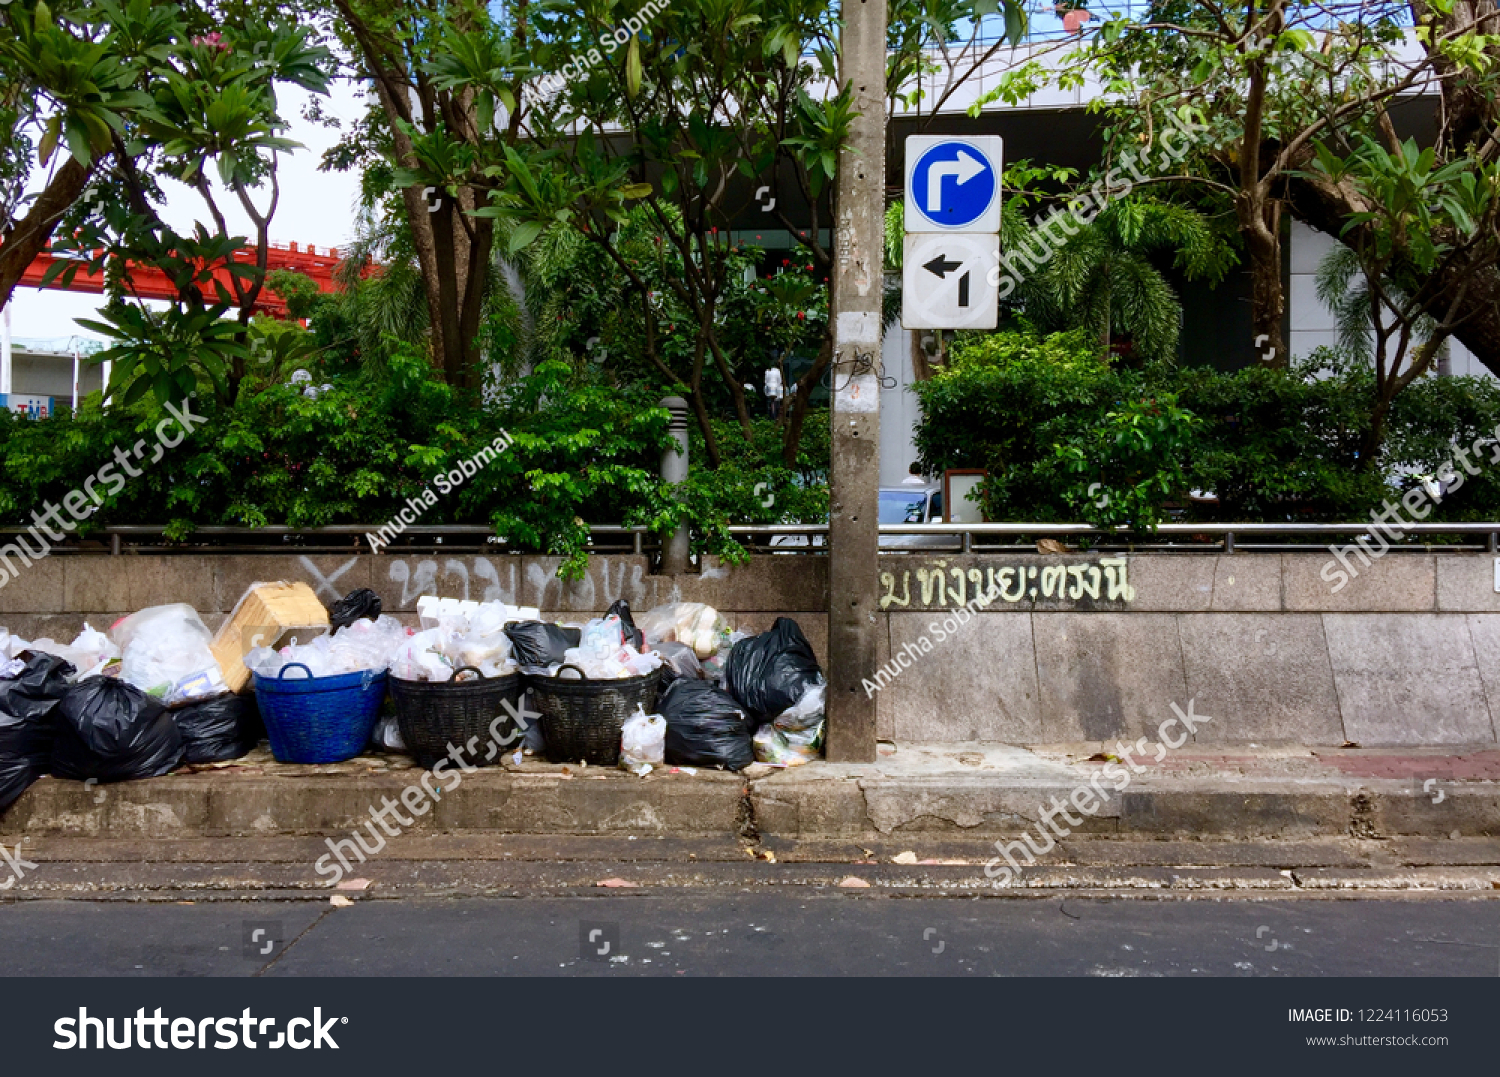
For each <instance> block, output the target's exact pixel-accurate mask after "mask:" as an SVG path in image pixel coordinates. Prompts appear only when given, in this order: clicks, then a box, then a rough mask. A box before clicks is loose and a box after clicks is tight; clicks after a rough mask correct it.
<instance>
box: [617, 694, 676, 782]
mask: <svg viewBox="0 0 1500 1077" xmlns="http://www.w3.org/2000/svg"><path fill="white" fill-rule="evenodd" d="M666 746H667V720H666V719H665V718H663V717H662V716H661V715H659V714H647V713H646V708H645V707H643V706H642V705H641V704H639V703H637V704H636V708H635V713H634V714H632V715H631V716H630V717H629V718H627V719H625V724H624V725H623V726H622V727H621V728H620V766H621V767H623V768H624V769H625V770H628V771H631V772H632V773H635V774H641V773H643V771H642V770H641V768H642V767H645V768H646V770H650V769H651V767H653V766H660V765H661V763H662V758H663V756H664V754H665V753H666Z"/></svg>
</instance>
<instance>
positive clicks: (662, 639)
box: [635, 602, 729, 658]
mask: <svg viewBox="0 0 1500 1077" xmlns="http://www.w3.org/2000/svg"><path fill="white" fill-rule="evenodd" d="M635 623H636V627H638V628H639V629H640V630H641V632H642V633H643V634H644V635H645V637H646V642H647V643H685V644H687V645H688V646H689V647H691V648H692V649H693V653H694V654H696V655H697V656H698V657H699V658H707V657H709V656H710V655H712V654H714V653H715V652H717V651H718V649H719V648H720V647H722V646H724V645H725V644H727V643H728V642H729V622H728V621H726V620H724V618H723V617H722V616H720V614H719V611H718V610H716V609H714V608H713V607H712V606H707V605H704V604H703V603H702V602H673V603H671V604H669V605H666V606H657V607H656V608H654V609H649V610H647V611H646V612H645V613H643V614H641V615H640V616H639V617H637V618H636V620H635Z"/></svg>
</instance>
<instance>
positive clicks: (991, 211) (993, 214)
mask: <svg viewBox="0 0 1500 1077" xmlns="http://www.w3.org/2000/svg"><path fill="white" fill-rule="evenodd" d="M1003 156H1004V143H1003V142H1002V141H1001V139H1000V136H999V135H909V136H907V139H906V202H905V205H906V214H905V223H906V231H908V232H998V231H1000V200H1001V191H1000V177H1001V169H1002V167H1003V165H1004V162H1003V160H1002V158H1003Z"/></svg>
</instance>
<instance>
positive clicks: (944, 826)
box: [0, 768, 1500, 845]
mask: <svg viewBox="0 0 1500 1077" xmlns="http://www.w3.org/2000/svg"><path fill="white" fill-rule="evenodd" d="M420 773H421V772H420V771H416V770H411V771H395V772H387V773H380V774H370V775H349V774H335V775H301V776H284V775H283V776H275V777H267V776H263V775H240V774H233V773H231V772H227V771H217V772H209V773H198V774H189V775H177V776H169V777H164V778H155V779H152V780H150V781H142V782H126V783H120V784H117V785H108V786H95V787H93V788H85V787H84V786H83V785H81V784H80V783H78V782H70V781H61V780H57V779H52V778H44V779H42V780H41V781H39V782H37V783H36V784H35V785H34V786H33V787H32V788H31V789H30V790H29V791H28V792H27V793H26V794H25V795H24V796H23V797H22V798H21V799H20V800H19V801H17V802H16V804H15V805H14V806H13V807H12V808H11V810H10V811H9V812H7V813H6V815H5V816H4V817H3V818H0V836H5V837H6V838H7V839H11V840H13V839H14V838H15V837H17V836H37V837H41V836H55V837H88V838H109V839H177V840H180V839H190V838H260V837H277V836H293V835H309V836H315V837H330V836H331V837H339V836H344V835H347V833H348V832H349V831H351V830H354V829H355V828H356V827H363V826H365V825H366V824H368V823H369V822H370V812H371V811H372V810H376V811H378V810H380V809H381V807H382V805H383V804H384V803H386V802H389V803H391V804H393V805H394V806H395V807H396V808H397V809H398V810H401V805H400V797H401V793H402V791H403V790H404V789H408V788H410V787H411V786H412V784H413V783H414V781H415V778H416V776H417V775H418V774H420ZM1078 789H1079V785H1078V783H1076V782H1063V781H1059V780H1057V779H1055V778H1050V777H1049V778H1003V777H998V776H984V777H980V776H976V775H966V774H957V775H952V776H945V775H928V776H922V777H857V776H841V775H839V774H836V773H830V772H827V771H822V772H810V773H799V771H796V770H791V771H784V772H781V773H778V774H774V775H772V776H770V777H765V778H758V779H750V780H747V779H745V778H743V777H742V776H739V775H734V774H728V773H722V772H718V771H708V770H700V771H699V772H698V773H697V774H695V775H687V774H670V773H662V774H653V775H651V776H649V777H647V778H645V779H640V778H635V777H632V776H630V775H627V774H624V773H623V772H619V771H613V770H611V771H605V772H602V773H597V774H595V773H589V772H587V771H585V772H580V773H575V774H574V775H572V776H571V777H566V776H563V775H560V774H558V773H557V772H556V771H549V772H540V773H538V772H527V771H514V770H500V769H497V768H486V769H482V770H479V771H476V772H475V773H474V774H471V775H469V776H468V777H467V778H466V779H465V780H464V784H463V786H462V787H461V788H459V789H455V790H454V791H453V792H452V794H451V795H449V796H445V797H444V798H443V799H441V800H440V801H439V802H438V803H436V804H434V805H430V811H429V812H428V813H427V814H426V815H423V816H420V817H411V818H412V824H411V825H410V826H403V827H402V829H403V830H409V831H410V832H412V833H413V834H426V835H432V834H436V833H486V832H488V833H495V834H515V835H520V834H534V835H628V834H635V835H651V836H657V835H662V836H681V837H695V836H716V837H720V838H729V839H734V838H745V839H749V840H752V841H754V840H768V839H789V840H816V839H840V838H843V839H855V838H857V839H864V840H877V839H890V838H900V837H905V836H908V835H913V836H916V835H922V836H931V837H940V838H944V839H948V840H957V841H963V842H971V841H972V842H976V843H983V845H989V844H991V843H992V842H993V841H994V840H996V839H999V838H1005V839H1015V838H1019V837H1021V836H1022V835H1023V834H1026V833H1031V834H1033V835H1037V834H1038V828H1039V827H1041V826H1042V823H1041V822H1040V816H1041V814H1042V813H1043V811H1044V810H1045V808H1046V806H1047V805H1049V804H1057V805H1064V806H1066V804H1067V801H1068V798H1069V797H1070V796H1071V795H1073V793H1074V792H1075V791H1076V790H1078ZM1095 806H1096V808H1097V810H1096V812H1095V814H1093V815H1092V816H1088V815H1083V814H1082V813H1081V812H1079V811H1078V810H1077V809H1076V808H1071V809H1069V810H1071V811H1073V812H1074V813H1075V814H1074V816H1073V817H1074V818H1075V819H1077V820H1078V825H1071V824H1070V823H1068V822H1066V821H1065V820H1063V819H1062V818H1060V817H1055V818H1056V820H1057V826H1058V827H1059V828H1061V829H1063V830H1066V831H1067V833H1069V834H1072V835H1077V836H1079V837H1102V838H1143V839H1161V840H1169V839H1195V838H1212V839H1245V840H1264V839H1282V840H1306V839H1309V838H1327V837H1354V838H1382V837H1397V836H1411V837H1431V838H1449V837H1453V836H1455V835H1456V836H1461V837H1493V836H1500V782H1494V781H1478V780H1475V781H1464V782H1449V783H1447V784H1446V786H1445V789H1444V793H1443V796H1442V797H1441V799H1440V800H1439V802H1437V803H1434V802H1433V799H1432V797H1429V796H1427V795H1424V794H1422V793H1420V792H1414V787H1413V784H1412V783H1411V782H1410V781H1408V780H1398V779H1352V778H1351V779H1305V780H1293V779H1286V778H1278V779H1239V780H1234V781H1224V780H1210V779H1203V778H1194V779H1180V780H1149V781H1146V780H1143V781H1140V782H1137V783H1135V784H1133V785H1132V786H1131V787H1130V788H1129V789H1128V790H1127V791H1125V792H1123V793H1122V794H1120V795H1117V796H1114V797H1112V798H1111V799H1110V800H1109V801H1108V802H1106V803H1105V804H1103V805H1095ZM372 825H373V824H372ZM398 825H399V821H398Z"/></svg>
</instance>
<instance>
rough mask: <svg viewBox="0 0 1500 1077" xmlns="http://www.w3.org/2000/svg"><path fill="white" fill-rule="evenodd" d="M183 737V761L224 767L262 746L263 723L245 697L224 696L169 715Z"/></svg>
mask: <svg viewBox="0 0 1500 1077" xmlns="http://www.w3.org/2000/svg"><path fill="white" fill-rule="evenodd" d="M167 713H168V714H170V715H171V716H172V720H173V721H174V722H176V723H177V729H178V732H180V733H181V734H182V750H183V761H184V762H186V763H222V762H225V761H226V760H230V759H238V758H240V756H242V755H244V754H246V753H247V752H249V751H250V749H252V748H254V747H255V746H256V745H257V744H259V743H260V723H259V721H258V720H257V718H256V713H255V709H254V708H253V707H251V706H250V702H249V700H248V699H247V698H246V697H245V696H240V695H235V694H234V693H233V692H225V693H224V694H223V695H217V696H214V697H213V698H212V699H204V700H200V701H199V702H197V703H189V704H188V705H187V706H185V707H178V708H176V709H175V710H171V711H168V712H167Z"/></svg>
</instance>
